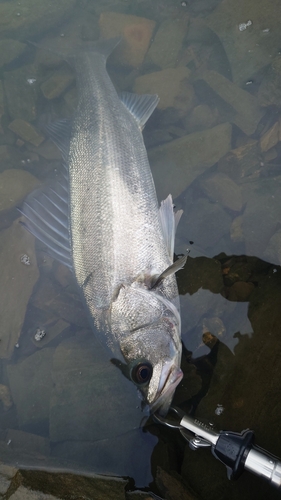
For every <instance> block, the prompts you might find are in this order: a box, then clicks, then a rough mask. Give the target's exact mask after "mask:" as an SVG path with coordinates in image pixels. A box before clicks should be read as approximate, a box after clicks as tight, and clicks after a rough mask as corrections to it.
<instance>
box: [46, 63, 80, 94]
mask: <svg viewBox="0 0 281 500" xmlns="http://www.w3.org/2000/svg"><path fill="white" fill-rule="evenodd" d="M73 81H74V74H73V72H72V71H71V69H70V68H69V67H68V66H63V67H61V68H59V69H58V70H57V71H56V72H55V73H54V74H53V75H52V76H50V78H48V80H45V82H43V83H42V84H41V87H40V88H41V90H42V93H43V95H44V97H46V99H55V98H56V97H59V96H60V95H61V94H62V93H63V92H64V91H65V90H66V89H67V87H69V85H70V84H71V83H72V82H73Z"/></svg>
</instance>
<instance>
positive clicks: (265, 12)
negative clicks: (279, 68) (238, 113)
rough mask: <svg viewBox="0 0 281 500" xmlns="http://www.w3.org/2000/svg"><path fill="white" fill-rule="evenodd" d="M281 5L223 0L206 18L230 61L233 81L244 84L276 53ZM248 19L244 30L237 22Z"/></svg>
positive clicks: (276, 0) (280, 42)
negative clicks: (249, 22)
mask: <svg viewBox="0 0 281 500" xmlns="http://www.w3.org/2000/svg"><path fill="white" fill-rule="evenodd" d="M280 16H281V4H280V2H279V0H272V1H271V3H270V8H268V4H267V3H265V2H264V1H263V0H255V1H254V2H253V0H236V1H235V2H233V0H224V1H222V2H220V3H219V5H218V6H217V8H216V9H215V10H214V12H213V13H212V14H211V15H210V16H209V17H208V19H207V24H208V26H209V27H210V28H211V29H212V30H213V31H215V33H216V34H217V35H218V37H219V38H220V40H221V42H222V44H223V47H224V49H225V52H226V54H227V57H228V59H229V61H230V65H231V71H232V76H233V81H234V82H235V83H237V84H238V85H244V84H245V83H246V82H247V81H249V80H251V79H253V77H254V76H255V75H256V73H258V72H259V71H261V70H262V69H263V68H265V67H266V66H268V63H269V62H270V59H269V58H271V57H275V56H278V51H279V49H280V45H281V33H280V29H279V28H280V21H279V20H280ZM249 20H250V21H251V25H249V26H248V27H247V29H245V30H244V31H240V30H239V25H240V24H241V23H243V22H244V23H247V22H248V21H249Z"/></svg>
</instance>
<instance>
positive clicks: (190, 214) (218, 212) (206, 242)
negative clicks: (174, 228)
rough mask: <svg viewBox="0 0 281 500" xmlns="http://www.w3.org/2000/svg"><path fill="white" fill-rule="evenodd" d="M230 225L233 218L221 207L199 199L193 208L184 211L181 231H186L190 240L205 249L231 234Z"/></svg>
mask: <svg viewBox="0 0 281 500" xmlns="http://www.w3.org/2000/svg"><path fill="white" fill-rule="evenodd" d="M230 224H231V217H230V216H229V215H228V214H227V213H226V212H225V211H224V209H223V208H222V207H221V206H220V205H218V204H217V203H211V202H210V201H208V200H207V199H205V198H198V199H197V200H196V201H195V202H194V203H193V206H191V207H190V206H188V207H186V208H185V209H184V213H183V217H182V221H181V226H182V229H181V231H183V230H185V234H186V235H187V236H188V239H189V240H192V241H193V242H194V244H195V245H196V246H199V247H201V248H202V249H205V248H211V247H213V246H214V245H215V244H216V243H217V242H218V241H219V240H220V239H221V238H222V237H223V236H224V235H226V234H229V230H230ZM184 227H185V228H184ZM183 228H184V229H183Z"/></svg>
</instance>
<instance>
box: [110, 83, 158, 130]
mask: <svg viewBox="0 0 281 500" xmlns="http://www.w3.org/2000/svg"><path fill="white" fill-rule="evenodd" d="M119 97H120V99H121V101H122V103H123V104H124V106H125V107H126V108H127V109H128V111H130V113H131V114H132V115H133V117H134V118H135V120H136V122H137V123H138V126H139V127H140V129H141V130H142V129H143V128H144V126H145V124H146V122H147V120H148V119H149V117H150V116H151V115H152V113H153V111H154V110H155V108H156V106H157V104H158V102H159V97H158V96H157V95H150V94H143V95H138V94H132V93H130V92H121V94H120V95H119Z"/></svg>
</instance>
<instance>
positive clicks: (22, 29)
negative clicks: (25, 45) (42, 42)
mask: <svg viewBox="0 0 281 500" xmlns="http://www.w3.org/2000/svg"><path fill="white" fill-rule="evenodd" d="M74 5H75V0H60V2H57V1H56V0H48V2H46V3H45V2H38V0H28V1H26V2H20V4H19V2H18V1H17V0H10V1H9V2H1V3H0V36H1V38H8V37H13V36H14V35H15V36H16V38H17V40H24V41H26V40H30V39H32V38H33V37H35V36H42V34H43V33H45V32H47V31H49V30H50V29H51V28H53V27H54V26H56V25H57V24H58V23H59V22H60V21H62V20H64V21H65V20H66V18H67V17H68V16H69V14H70V13H71V12H72V9H73V7H74Z"/></svg>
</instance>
